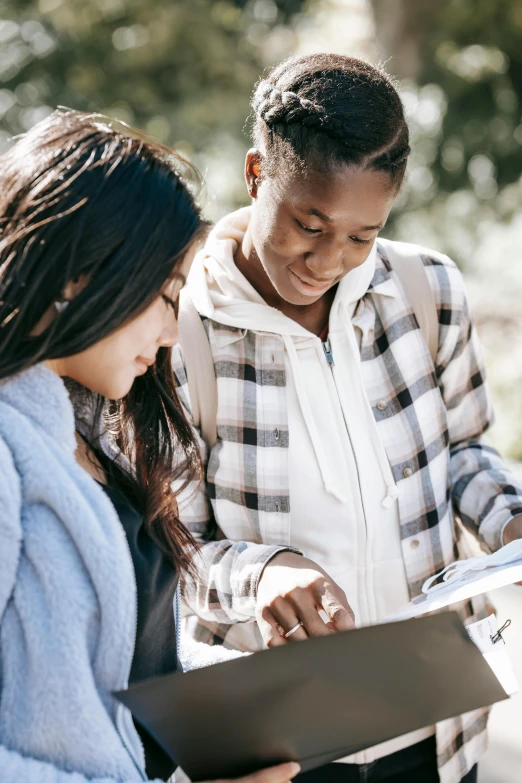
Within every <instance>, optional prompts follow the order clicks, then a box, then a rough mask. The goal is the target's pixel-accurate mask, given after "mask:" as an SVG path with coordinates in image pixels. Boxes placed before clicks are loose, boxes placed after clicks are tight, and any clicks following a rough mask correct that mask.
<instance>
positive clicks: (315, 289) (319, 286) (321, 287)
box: [288, 268, 335, 296]
mask: <svg viewBox="0 0 522 783" xmlns="http://www.w3.org/2000/svg"><path fill="white" fill-rule="evenodd" d="M288 272H289V275H290V281H291V283H292V285H293V286H294V288H295V289H296V290H297V291H298V292H299V293H300V294H303V295H304V296H320V295H321V294H324V293H325V292H326V291H328V289H329V288H331V286H332V285H333V284H334V282H335V280H328V281H317V280H314V281H313V282H309V281H308V280H305V279H304V278H302V277H300V276H299V275H298V274H296V273H295V272H294V271H293V270H292V269H290V268H289V269H288Z"/></svg>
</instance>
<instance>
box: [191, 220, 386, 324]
mask: <svg viewBox="0 0 522 783" xmlns="http://www.w3.org/2000/svg"><path fill="white" fill-rule="evenodd" d="M251 213H252V208H251V207H244V208H243V209H239V210H238V211H237V212H233V213H232V214H231V215H227V216H226V217H224V218H223V219H222V220H220V221H219V223H218V224H217V225H216V226H215V228H214V229H213V230H212V231H211V233H210V234H209V236H208V239H207V242H206V243H205V247H204V248H203V249H202V250H200V252H199V253H198V254H197V256H196V258H195V260H194V263H193V265H192V269H191V271H190V275H189V280H188V287H189V289H190V295H191V298H192V300H193V302H194V304H195V306H196V308H197V310H198V311H199V313H200V314H201V315H203V316H205V317H207V318H210V319H211V320H213V321H216V322H217V323H221V324H223V325H225V326H232V327H235V328H237V329H248V330H251V331H255V332H270V333H272V334H280V335H282V336H284V335H291V336H296V337H299V336H301V337H310V332H309V331H308V330H307V329H305V328H304V327H302V326H300V325H299V324H298V323H296V322H295V321H293V320H292V319H291V318H288V317H287V316H286V315H283V313H281V312H280V311H279V310H277V309H276V308H275V307H270V305H268V304H266V302H265V301H264V299H263V298H262V297H261V296H260V294H258V292H257V291H256V290H255V288H254V287H253V286H252V285H250V283H249V282H248V280H247V279H246V277H245V276H244V275H243V273H242V272H240V271H239V269H238V268H237V266H236V264H235V262H234V255H235V252H236V250H237V248H238V246H239V245H240V243H241V242H242V241H243V237H244V236H245V232H246V230H247V228H248V224H249V222H250V215H251ZM376 253H377V248H376V245H375V244H374V245H373V248H372V250H371V252H370V254H369V256H368V258H367V259H366V261H365V262H364V263H363V264H361V265H360V266H359V267H357V268H356V269H352V270H351V271H350V272H348V274H347V275H345V277H344V278H343V279H342V280H341V281H340V282H339V284H338V291H337V294H336V297H335V302H334V304H333V308H338V307H340V306H341V305H344V306H345V307H348V308H349V310H350V311H351V313H352V312H353V310H354V308H355V305H356V304H357V302H358V301H359V299H361V298H362V297H363V296H364V294H365V293H366V292H367V290H368V288H369V286H370V283H371V281H372V278H373V275H374V272H375V258H376ZM351 313H350V314H351ZM332 315H333V313H332Z"/></svg>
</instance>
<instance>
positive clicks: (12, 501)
mask: <svg viewBox="0 0 522 783" xmlns="http://www.w3.org/2000/svg"><path fill="white" fill-rule="evenodd" d="M74 430H75V426H74V413H73V409H72V405H71V402H70V400H69V396H68V394H67V390H66V388H65V386H64V384H63V382H62V380H61V379H60V378H59V377H58V376H57V375H55V374H54V373H53V372H52V371H51V370H50V369H48V368H47V367H46V366H45V365H38V366H36V367H34V368H32V369H30V370H28V371H26V372H24V373H22V374H20V375H18V376H16V377H14V378H12V379H9V380H8V381H7V382H4V383H2V384H0V779H1V780H2V782H3V783H20V781H24V783H84V781H87V780H88V781H93V782H94V783H114V782H115V781H118V782H119V783H131V782H133V781H139V780H145V779H146V775H145V772H144V758H143V749H142V746H141V742H140V740H139V737H138V734H137V732H136V730H135V728H134V724H133V722H132V717H131V715H130V713H129V712H128V710H127V709H126V708H125V707H123V705H121V704H120V703H119V702H117V700H116V699H115V698H114V697H113V696H112V693H113V692H114V691H117V690H120V689H123V688H125V687H126V686H127V681H128V676H129V671H130V666H131V661H132V656H133V652H134V638H135V627H136V613H137V600H136V584H135V578H134V571H133V565H132V560H131V556H130V552H129V548H128V544H127V541H126V538H125V534H124V531H123V528H122V526H121V524H120V522H119V520H118V518H117V515H116V512H115V510H114V508H113V506H112V505H111V503H110V501H109V499H108V498H107V497H106V495H105V493H104V492H103V490H102V489H101V487H99V486H98V485H97V484H96V482H95V481H94V480H93V479H92V478H91V477H90V476H89V475H88V474H87V473H86V472H85V471H84V470H83V469H82V468H81V467H80V466H79V465H78V464H77V463H76V461H75V458H74V451H75V448H76V443H75V433H74Z"/></svg>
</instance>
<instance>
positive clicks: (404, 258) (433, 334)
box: [379, 240, 439, 364]
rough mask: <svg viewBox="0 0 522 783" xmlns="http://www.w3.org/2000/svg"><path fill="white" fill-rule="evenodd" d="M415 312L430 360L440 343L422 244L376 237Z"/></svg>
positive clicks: (435, 308)
mask: <svg viewBox="0 0 522 783" xmlns="http://www.w3.org/2000/svg"><path fill="white" fill-rule="evenodd" d="M379 243H380V244H381V243H382V245H383V247H384V249H385V251H386V255H387V258H388V260H389V262H390V264H391V267H392V269H393V271H394V272H395V273H396V274H397V277H398V278H399V280H400V282H401V285H402V287H403V288H404V291H405V293H406V298H407V299H408V301H409V303H410V305H411V308H412V310H413V312H414V314H415V317H416V319H417V322H418V324H419V328H420V330H421V332H422V335H423V337H424V340H425V342H426V345H427V346H428V350H429V352H430V356H431V360H432V362H433V364H435V361H436V359H437V351H438V346H439V317H438V313H437V305H436V303H435V296H434V294H433V289H432V287H431V285H430V281H429V280H428V275H427V274H426V269H425V267H424V264H423V263H422V257H421V255H422V251H421V248H419V247H417V246H416V245H410V244H408V243H407V242H391V241H389V240H379Z"/></svg>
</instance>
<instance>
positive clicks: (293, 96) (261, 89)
mask: <svg viewBox="0 0 522 783" xmlns="http://www.w3.org/2000/svg"><path fill="white" fill-rule="evenodd" d="M252 106H253V109H254V112H255V113H256V115H257V117H259V118H260V119H262V120H263V121H264V122H266V124H267V125H268V127H272V126H273V125H278V124H280V123H282V124H286V125H289V124H290V123H292V122H302V123H304V124H305V125H317V126H320V125H322V123H323V120H324V107H323V106H320V105H319V104H316V103H314V102H313V101H310V100H308V98H301V97H300V96H299V95H298V94H297V93H295V92H292V91H290V90H285V91H283V92H282V91H281V90H279V89H278V88H277V87H275V86H274V85H273V84H270V82H268V81H266V80H263V81H261V82H259V84H258V86H257V90H256V92H255V94H254V99H253V101H252Z"/></svg>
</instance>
